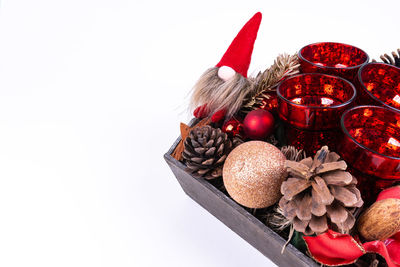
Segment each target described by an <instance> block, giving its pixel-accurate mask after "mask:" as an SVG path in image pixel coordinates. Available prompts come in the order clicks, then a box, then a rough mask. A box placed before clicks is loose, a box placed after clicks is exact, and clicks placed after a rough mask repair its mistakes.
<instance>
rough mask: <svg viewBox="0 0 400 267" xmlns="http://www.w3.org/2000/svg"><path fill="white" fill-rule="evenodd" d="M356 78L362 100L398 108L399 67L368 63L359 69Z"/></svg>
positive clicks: (399, 108)
mask: <svg viewBox="0 0 400 267" xmlns="http://www.w3.org/2000/svg"><path fill="white" fill-rule="evenodd" d="M358 80H359V83H358V86H357V90H358V92H359V95H360V97H359V98H360V99H361V101H362V102H364V103H365V104H375V105H380V106H382V105H383V106H387V107H389V108H394V109H397V110H400V68H397V67H394V66H391V65H388V64H383V63H370V64H367V65H365V66H363V67H362V68H361V69H360V71H359V73H358Z"/></svg>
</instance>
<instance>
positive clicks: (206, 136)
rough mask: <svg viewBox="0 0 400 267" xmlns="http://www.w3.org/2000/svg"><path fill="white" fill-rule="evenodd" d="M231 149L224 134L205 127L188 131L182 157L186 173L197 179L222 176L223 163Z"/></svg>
mask: <svg viewBox="0 0 400 267" xmlns="http://www.w3.org/2000/svg"><path fill="white" fill-rule="evenodd" d="M236 142H238V141H237V140H236ZM232 148H233V144H232V141H231V139H229V138H228V135H227V134H226V133H224V132H222V131H221V129H219V128H217V129H216V128H213V127H211V126H209V125H207V126H203V127H199V128H195V129H193V130H191V131H190V133H189V136H188V137H187V138H186V139H185V142H184V150H183V152H182V156H183V158H184V159H185V163H186V166H187V170H188V171H190V172H191V173H193V174H194V175H195V176H198V177H204V178H206V179H214V178H218V177H220V176H221V175H222V167H223V164H224V161H225V159H226V157H227V156H228V153H229V152H230V151H231V150H232Z"/></svg>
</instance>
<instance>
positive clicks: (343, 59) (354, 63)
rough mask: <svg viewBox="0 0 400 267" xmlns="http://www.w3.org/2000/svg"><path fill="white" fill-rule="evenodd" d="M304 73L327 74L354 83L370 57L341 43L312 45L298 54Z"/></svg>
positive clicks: (355, 48)
mask: <svg viewBox="0 0 400 267" xmlns="http://www.w3.org/2000/svg"><path fill="white" fill-rule="evenodd" d="M298 57H299V61H300V67H301V71H302V72H303V73H314V72H318V73H325V74H331V75H336V76H339V77H342V78H345V79H347V80H349V81H352V80H353V79H354V78H355V76H356V75H357V72H358V70H359V68H360V67H361V66H362V65H364V64H366V63H368V60H369V57H368V55H367V53H365V52H364V51H363V50H361V49H359V48H357V47H354V46H351V45H347V44H341V43H332V42H324V43H315V44H310V45H307V46H305V47H303V48H302V49H300V51H299V52H298Z"/></svg>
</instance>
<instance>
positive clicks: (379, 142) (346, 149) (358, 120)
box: [338, 106, 400, 180]
mask: <svg viewBox="0 0 400 267" xmlns="http://www.w3.org/2000/svg"><path fill="white" fill-rule="evenodd" d="M341 129H342V131H343V138H342V140H341V142H340V143H339V145H338V152H339V154H340V155H341V156H342V158H343V159H344V160H345V161H346V162H347V163H348V164H349V165H351V166H352V167H353V168H355V169H357V170H358V171H360V172H361V173H364V174H366V175H372V176H375V177H377V178H381V179H395V180H398V179H400V112H396V111H394V110H391V109H388V108H384V107H377V106H358V107H355V108H352V109H350V110H347V111H346V112H345V113H344V114H343V116H342V119H341Z"/></svg>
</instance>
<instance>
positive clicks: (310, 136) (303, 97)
mask: <svg viewBox="0 0 400 267" xmlns="http://www.w3.org/2000/svg"><path fill="white" fill-rule="evenodd" d="M277 94H278V103H279V108H278V113H279V117H280V118H281V119H282V120H283V121H284V122H286V124H287V125H289V126H290V127H286V128H287V131H286V133H287V137H288V142H289V144H291V145H294V146H295V147H297V148H298V149H304V150H305V151H306V152H309V153H315V152H316V151H317V150H318V149H319V148H320V147H321V146H323V145H328V146H330V148H331V149H332V150H334V145H335V144H336V138H337V133H336V130H338V129H339V122H340V118H341V115H342V113H343V112H344V111H345V110H346V109H347V108H349V107H350V106H351V105H352V103H353V100H354V99H355V97H356V90H355V88H354V86H353V85H352V84H351V83H350V82H348V81H347V80H345V79H342V78H339V77H335V76H330V75H326V74H319V73H308V74H299V75H295V76H292V77H289V78H288V79H286V80H284V81H283V82H282V83H281V84H279V86H278V88H277ZM293 127H295V128H297V129H294V128H293ZM294 131H295V132H294ZM311 131H312V132H311ZM300 136H301V137H304V138H303V139H304V141H305V142H299V138H298V137H300ZM296 139H297V140H296ZM291 140H292V141H293V142H292V141H291Z"/></svg>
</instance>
